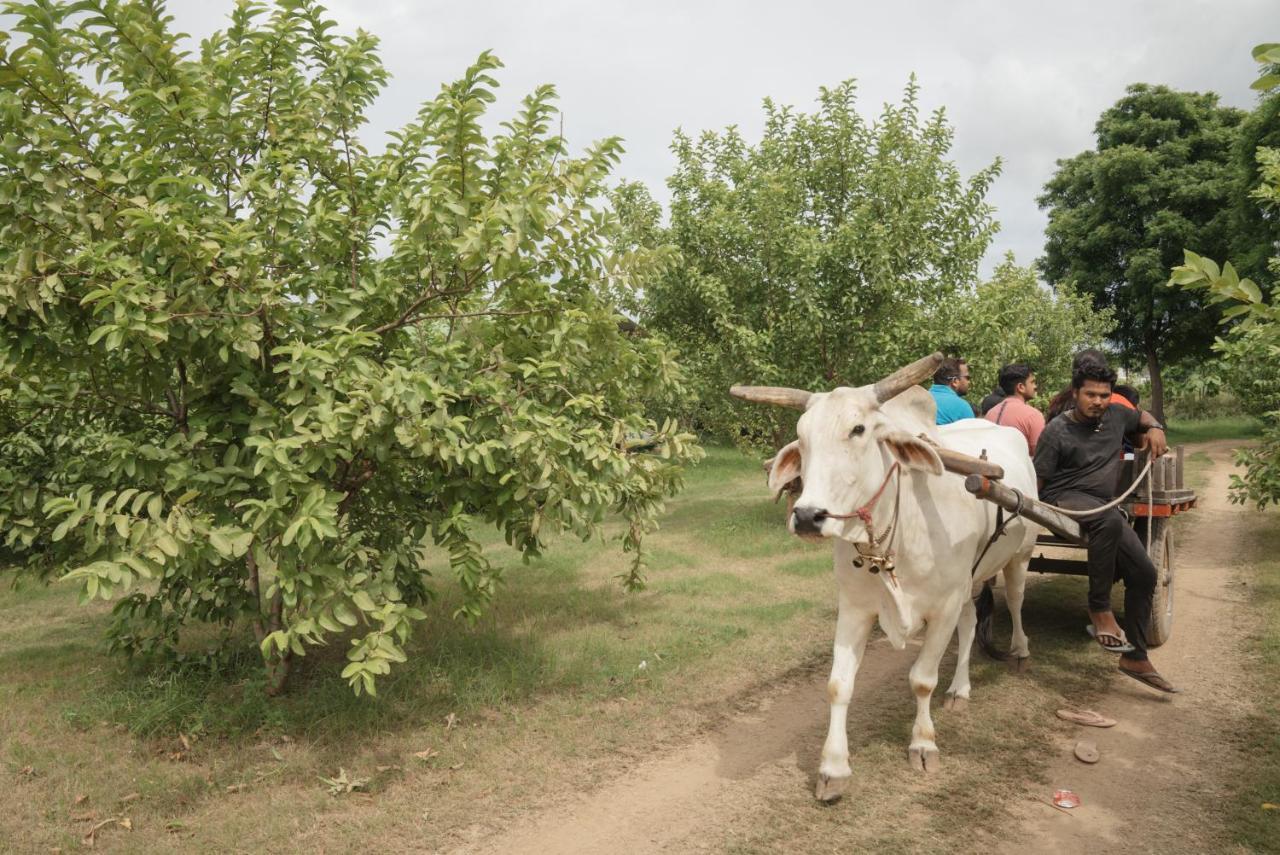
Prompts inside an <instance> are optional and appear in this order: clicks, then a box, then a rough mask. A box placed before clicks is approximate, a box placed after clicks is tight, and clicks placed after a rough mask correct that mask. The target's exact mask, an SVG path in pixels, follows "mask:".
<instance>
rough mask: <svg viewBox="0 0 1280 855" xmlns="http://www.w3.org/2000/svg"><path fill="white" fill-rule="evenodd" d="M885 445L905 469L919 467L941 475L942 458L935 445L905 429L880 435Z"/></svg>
mask: <svg viewBox="0 0 1280 855" xmlns="http://www.w3.org/2000/svg"><path fill="white" fill-rule="evenodd" d="M880 444H881V445H883V446H884V447H885V448H886V449H887V450H888V452H889V454H890V455H892V456H893V459H894V460H896V461H898V462H899V463H900V464H902V466H903V468H904V469H918V470H920V471H921V472H928V473H929V474H930V475H941V474H942V472H943V469H942V458H941V457H939V456H938V452H936V451H934V450H933V446H931V445H930V444H929V443H927V442H925V441H924V440H923V439H921V438H920V437H918V436H912V435H911V434H909V433H907V432H906V431H903V430H887V431H885V432H884V434H883V435H881V437H880Z"/></svg>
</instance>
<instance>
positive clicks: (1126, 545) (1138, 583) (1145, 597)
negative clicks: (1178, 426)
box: [1035, 362, 1178, 692]
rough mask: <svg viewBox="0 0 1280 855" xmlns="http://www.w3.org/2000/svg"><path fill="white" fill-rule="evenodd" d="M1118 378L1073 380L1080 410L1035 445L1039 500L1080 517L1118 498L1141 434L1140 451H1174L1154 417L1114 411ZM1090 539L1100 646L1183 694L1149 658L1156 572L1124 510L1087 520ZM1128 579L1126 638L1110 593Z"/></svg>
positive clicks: (1101, 375)
mask: <svg viewBox="0 0 1280 855" xmlns="http://www.w3.org/2000/svg"><path fill="white" fill-rule="evenodd" d="M1115 379H1116V375H1115V372H1113V371H1112V370H1111V369H1109V368H1107V367H1106V365H1103V364H1098V363H1092V362H1090V363H1085V364H1082V365H1080V366H1079V367H1078V368H1077V369H1076V371H1075V373H1074V374H1073V375H1072V378H1071V390H1072V398H1073V401H1074V407H1073V408H1072V409H1069V410H1067V411H1066V412H1064V413H1062V415H1060V416H1058V417H1057V418H1055V419H1054V420H1053V421H1051V422H1049V424H1048V426H1046V427H1045V429H1044V433H1042V434H1041V435H1040V441H1039V443H1038V444H1037V445H1036V455H1035V465H1036V475H1037V477H1038V479H1039V484H1040V498H1041V499H1042V500H1043V501H1046V502H1049V503H1050V504H1054V505H1059V506H1061V507H1064V508H1071V509H1073V510H1085V509H1087V508H1097V507H1101V506H1103V505H1105V504H1108V503H1109V502H1110V501H1111V500H1112V499H1113V498H1114V496H1115V488H1116V477H1117V475H1118V470H1119V467H1120V460H1121V456H1120V449H1121V446H1122V444H1123V442H1124V438H1125V436H1126V435H1132V434H1137V435H1138V436H1139V437H1140V439H1139V442H1138V447H1139V448H1148V449H1150V451H1151V454H1152V456H1154V457H1159V456H1160V455H1162V454H1164V452H1165V451H1166V450H1167V449H1168V441H1167V440H1166V439H1165V435H1164V428H1163V427H1161V426H1160V424H1159V423H1158V422H1156V421H1155V419H1153V418H1152V417H1151V414H1150V413H1146V412H1143V411H1141V410H1131V409H1129V408H1128V407H1125V406H1123V405H1120V404H1111V403H1109V402H1110V400H1111V390H1112V387H1113V385H1114V384H1115ZM1080 527H1081V528H1082V529H1083V530H1084V531H1085V533H1086V535H1087V536H1088V540H1089V620H1090V621H1092V623H1093V629H1094V635H1095V637H1096V638H1097V640H1098V643H1099V644H1101V645H1102V646H1103V647H1105V648H1107V649H1108V650H1113V651H1117V652H1120V653H1121V656H1120V671H1121V673H1123V674H1126V675H1128V676H1130V677H1133V678H1134V679H1135V680H1138V681H1140V682H1142V683H1144V684H1146V685H1148V686H1150V687H1152V688H1153V689H1159V690H1160V691H1162V692H1176V691H1178V690H1177V689H1175V688H1174V687H1173V685H1172V684H1170V683H1169V681H1168V680H1166V679H1164V678H1163V677H1161V676H1160V674H1159V673H1158V672H1157V671H1156V669H1155V666H1153V665H1152V664H1151V661H1150V660H1149V659H1148V657H1147V641H1146V629H1147V624H1148V622H1149V621H1150V620H1151V597H1152V594H1154V593H1155V586H1156V568H1155V565H1153V564H1152V563H1151V558H1150V557H1149V556H1148V555H1147V551H1146V549H1145V548H1144V547H1143V545H1142V541H1141V539H1140V538H1139V537H1138V535H1137V533H1136V532H1134V530H1133V529H1132V528H1131V527H1130V526H1129V523H1128V521H1127V520H1126V519H1125V517H1124V514H1122V513H1121V512H1120V511H1119V510H1118V509H1116V508H1112V509H1110V510H1107V511H1103V512H1101V513H1098V514H1095V515H1092V516H1089V517H1084V518H1082V519H1080ZM1117 579H1123V580H1124V616H1125V625H1126V628H1127V630H1128V638H1127V640H1126V638H1125V633H1124V632H1122V631H1121V629H1120V625H1119V624H1118V623H1117V622H1116V618H1115V614H1114V613H1113V612H1112V611H1111V587H1112V586H1113V585H1114V584H1115V581H1116V580H1117Z"/></svg>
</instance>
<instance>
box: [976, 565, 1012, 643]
mask: <svg viewBox="0 0 1280 855" xmlns="http://www.w3.org/2000/svg"><path fill="white" fill-rule="evenodd" d="M974 606H975V607H976V609H977V612H978V628H977V631H976V637H977V640H978V647H980V648H981V649H982V652H983V653H985V654H987V656H989V657H990V658H992V659H994V660H996V661H997V662H1004V661H1005V660H1007V659H1008V658H1009V651H1007V650H1001V649H1000V648H998V647H996V641H995V636H994V629H995V620H994V618H995V613H996V595H995V593H993V592H992V590H991V583H990V582H987V583H985V584H984V585H983V586H982V591H981V593H979V594H978V597H977V599H976V600H974Z"/></svg>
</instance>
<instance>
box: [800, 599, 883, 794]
mask: <svg viewBox="0 0 1280 855" xmlns="http://www.w3.org/2000/svg"><path fill="white" fill-rule="evenodd" d="M875 619H876V616H875V613H874V612H870V613H868V612H863V611H858V610H855V609H854V608H853V607H852V606H851V605H850V604H849V603H848V602H847V601H846V598H845V597H844V596H843V594H842V595H841V597H840V606H839V614H838V615H837V617H836V641H835V646H834V649H833V654H832V658H831V679H830V680H829V681H828V682H827V697H828V698H829V699H830V701H831V720H830V723H829V724H828V726H827V739H826V742H825V743H823V746H822V761H821V763H820V764H819V766H818V785H817V788H816V790H815V792H814V795H816V796H817V797H818V799H819V800H821V801H824V802H830V801H835V800H836V799H838V798H840V797H841V796H842V795H844V791H845V790H846V789H847V788H848V786H849V778H850V777H851V776H852V775H853V770H852V769H850V768H849V732H848V717H849V701H850V700H851V699H852V698H853V680H854V677H855V676H856V675H857V673H858V666H859V665H860V664H862V654H863V651H864V650H866V647H867V638H868V637H870V635H871V628H872V626H873V625H874V624H875Z"/></svg>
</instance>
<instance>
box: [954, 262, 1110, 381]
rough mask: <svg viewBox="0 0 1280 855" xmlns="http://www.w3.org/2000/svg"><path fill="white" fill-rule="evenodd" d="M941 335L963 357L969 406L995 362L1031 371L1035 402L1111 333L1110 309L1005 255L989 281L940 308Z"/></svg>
mask: <svg viewBox="0 0 1280 855" xmlns="http://www.w3.org/2000/svg"><path fill="white" fill-rule="evenodd" d="M943 317H944V323H943V324H942V327H943V329H945V330H946V331H947V332H946V333H945V335H946V336H947V337H946V338H941V337H940V339H939V346H941V347H947V348H950V349H951V350H954V351H955V352H956V353H960V354H963V355H964V356H965V358H966V360H967V361H968V363H969V373H970V374H971V375H972V377H973V386H972V389H971V391H970V392H969V398H970V400H972V401H974V402H975V403H976V402H977V401H979V400H981V399H982V397H983V396H984V395H985V394H986V393H987V392H989V391H990V390H991V389H992V388H994V387H995V384H996V378H997V375H998V374H999V371H1000V367H1001V366H1002V365H1008V364H1010V363H1024V364H1026V365H1029V366H1031V368H1032V369H1033V370H1034V371H1035V373H1036V377H1037V379H1038V381H1039V385H1040V395H1041V400H1042V401H1046V402H1047V401H1048V399H1049V398H1050V397H1052V396H1053V395H1054V394H1056V393H1057V391H1058V390H1059V389H1061V388H1062V387H1063V386H1065V385H1066V384H1067V383H1068V381H1070V379H1071V359H1072V357H1073V356H1074V355H1075V354H1076V352H1077V351H1079V350H1080V349H1081V348H1084V347H1098V346H1100V345H1101V344H1102V343H1103V342H1104V341H1105V339H1106V338H1107V336H1108V335H1109V334H1110V333H1111V331H1112V328H1113V323H1112V319H1111V311H1110V310H1109V309H1103V310H1102V311H1097V310H1095V309H1094V307H1093V300H1092V299H1090V297H1089V296H1088V295H1087V294H1081V293H1079V292H1078V291H1076V290H1075V289H1074V288H1072V287H1071V285H1070V284H1068V283H1063V284H1060V285H1058V286H1057V287H1056V288H1054V289H1053V290H1049V289H1046V288H1044V287H1042V286H1041V284H1040V282H1039V280H1038V278H1037V277H1036V272H1035V270H1034V269H1032V268H1030V267H1019V266H1018V265H1017V263H1015V261H1014V259H1013V256H1012V254H1009V255H1006V256H1005V259H1004V261H1003V262H1001V264H1000V265H998V266H997V267H996V269H995V271H994V273H993V274H992V276H991V278H990V279H989V280H987V281H985V282H982V283H980V284H979V285H978V286H977V287H976V288H974V289H972V290H971V291H969V290H966V291H965V292H964V293H962V294H961V295H959V296H957V297H956V298H955V299H954V300H952V301H949V302H948V303H947V304H946V306H945V307H943Z"/></svg>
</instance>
